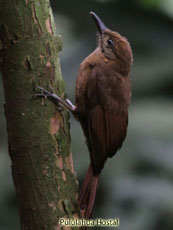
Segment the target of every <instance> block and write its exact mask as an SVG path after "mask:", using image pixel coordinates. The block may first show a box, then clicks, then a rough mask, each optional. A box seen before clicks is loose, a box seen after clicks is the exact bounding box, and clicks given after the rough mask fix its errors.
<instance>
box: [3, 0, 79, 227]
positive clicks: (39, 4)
mask: <svg viewBox="0 0 173 230" xmlns="http://www.w3.org/2000/svg"><path fill="white" fill-rule="evenodd" d="M61 49H62V42H61V40H60V38H59V37H58V36H56V35H55V25H54V21H53V17H52V13H51V8H50V3H49V0H32V1H31V0H9V1H7V0H1V1H0V65H1V71H2V76H3V84H4V91H5V111H6V118H7V127H8V140H9V153H10V157H11V160H12V174H13V179H14V185H15V189H16V194H17V200H18V207H19V214H20V221H21V229H23V230H39V229H42V230H43V229H45V230H49V229H51V230H52V229H55V230H58V229H63V228H62V227H60V226H59V225H58V219H59V218H60V217H68V218H69V217H70V218H72V217H78V208H77V205H76V197H77V181H76V177H75V172H74V169H73V162H72V155H71V151H70V135H69V115H68V112H67V111H66V110H65V109H64V110H63V111H61V112H58V111H56V108H55V107H54V105H53V104H52V103H51V102H50V101H49V100H47V99H40V98H39V99H33V95H34V94H35V93H36V92H35V87H36V86H42V87H44V88H48V86H49V85H51V86H52V87H53V88H54V89H55V91H56V93H57V94H58V95H60V96H61V97H62V98H64V97H65V92H64V82H63V80H62V78H61V72H60V66H59V60H58V57H57V53H58V51H60V50H61ZM68 229H71V228H70V227H69V228H68Z"/></svg>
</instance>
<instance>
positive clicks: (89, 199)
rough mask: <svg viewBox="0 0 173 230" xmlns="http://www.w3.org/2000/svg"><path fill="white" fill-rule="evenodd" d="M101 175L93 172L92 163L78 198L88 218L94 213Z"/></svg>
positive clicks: (85, 216)
mask: <svg viewBox="0 0 173 230" xmlns="http://www.w3.org/2000/svg"><path fill="white" fill-rule="evenodd" d="M99 177H100V174H98V175H94V174H93V169H92V166H91V165H90V166H89V168H88V172H87V174H86V176H85V179H84V182H83V185H82V189H81V192H80V194H79V199H78V203H79V207H80V209H81V211H82V212H83V213H84V218H86V219H90V218H91V215H92V211H93V207H94V202H95V197H96V191H97V186H98V181H99Z"/></svg>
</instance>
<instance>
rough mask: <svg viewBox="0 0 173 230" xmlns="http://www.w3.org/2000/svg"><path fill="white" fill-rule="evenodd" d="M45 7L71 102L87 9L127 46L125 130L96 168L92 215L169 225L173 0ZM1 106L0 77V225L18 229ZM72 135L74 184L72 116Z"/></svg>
mask: <svg viewBox="0 0 173 230" xmlns="http://www.w3.org/2000/svg"><path fill="white" fill-rule="evenodd" d="M51 5H52V8H53V12H54V17H55V21H56V25H57V34H61V35H62V38H63V42H64V48H63V50H62V51H61V53H60V60H61V68H62V73H63V77H64V79H65V81H66V85H67V93H68V96H69V98H70V99H71V100H72V101H73V102H74V88H75V81H76V75H77V70H78V67H79V64H80V63H81V62H82V60H83V59H84V58H85V57H86V56H87V55H88V54H89V53H91V52H92V51H93V50H94V49H95V46H96V36H95V34H96V32H97V29H96V26H95V24H94V22H93V20H92V18H91V17H90V16H89V11H94V12H96V13H97V14H98V15H99V16H100V17H101V19H102V20H103V21H104V23H105V24H106V25H107V26H108V27H109V28H111V29H112V30H115V31H118V32H119V33H121V34H122V35H124V36H126V37H127V38H128V40H129V41H130V43H131V46H132V49H133V55H134V63H133V67H132V72H131V78H132V84H133V96H132V101H131V105H130V112H129V127H128V134H127V138H126V140H125V142H124V145H123V147H122V149H121V150H120V151H119V152H118V153H117V154H116V156H115V157H114V158H112V159H111V160H108V161H107V163H106V165H105V168H104V170H103V172H102V176H101V180H100V185H99V189H98V194H97V199H96V205H95V209H94V215H93V217H102V218H115V217H119V218H120V227H118V228H117V229H118V230H127V229H128V230H156V229H157V230H171V229H173V218H172V216H173V184H172V181H173V141H172V139H173V137H172V133H173V0H136V1H135V0H86V1H81V0H73V1H67V0H63V1H53V0H52V1H51ZM3 103H4V97H3V88H2V82H1V81H0V130H1V131H0V182H1V185H0V230H18V229H20V227H19V218H18V213H17V204H16V199H15V192H14V186H13V182H12V176H11V166H10V165H11V162H10V159H9V156H8V147H7V132H6V120H5V117H4V109H3ZM71 135H72V151H73V157H74V164H75V169H76V171H77V176H78V179H79V181H80V183H81V182H82V179H83V177H84V174H85V172H86V170H87V167H88V164H89V155H88V150H87V148H86V145H85V140H84V137H83V134H82V131H81V128H80V125H79V124H78V123H77V122H76V121H75V120H74V118H73V117H71ZM9 220H10V221H9ZM102 229H104V228H102Z"/></svg>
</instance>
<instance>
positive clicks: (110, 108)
mask: <svg viewBox="0 0 173 230" xmlns="http://www.w3.org/2000/svg"><path fill="white" fill-rule="evenodd" d="M91 15H92V16H93V17H94V19H95V21H96V23H97V26H98V28H99V31H100V35H99V41H98V47H97V48H96V50H95V51H94V52H93V53H91V54H90V55H89V56H88V57H87V58H86V59H85V60H84V61H83V62H82V63H81V65H80V69H79V73H78V77H77V82H76V110H75V112H74V114H75V116H76V118H77V119H78V120H79V121H80V123H81V125H82V128H83V131H84V134H85V137H86V141H87V145H88V148H89V152H90V159H91V165H90V166H89V169H88V172H87V175H86V177H85V180H84V182H83V186H82V189H81V192H80V195H79V205H80V208H81V209H82V210H83V211H84V217H85V218H90V217H91V214H92V209H93V205H94V200H95V194H96V189H97V185H98V180H99V175H100V172H101V170H102V169H103V167H104V164H105V162H106V160H107V158H108V157H112V156H114V155H115V153H116V152H117V150H118V149H119V148H120V147H121V145H122V143H123V141H124V139H125V136H126V131H127V124H128V106H129V102H130V97H131V84H130V76H129V73H130V67H131V63H132V51H131V48H130V45H129V43H128V41H127V40H126V38H124V37H122V36H121V35H120V34H118V33H116V32H113V31H111V30H109V29H107V28H106V26H105V25H104V24H103V23H102V22H101V20H100V19H99V18H98V16H97V15H96V14H94V13H91Z"/></svg>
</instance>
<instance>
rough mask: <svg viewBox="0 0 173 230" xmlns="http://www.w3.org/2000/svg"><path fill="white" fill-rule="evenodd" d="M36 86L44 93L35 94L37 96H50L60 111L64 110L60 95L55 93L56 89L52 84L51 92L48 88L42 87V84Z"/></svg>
mask: <svg viewBox="0 0 173 230" xmlns="http://www.w3.org/2000/svg"><path fill="white" fill-rule="evenodd" d="M36 88H37V89H39V90H41V91H42V92H43V93H37V94H35V96H36V97H45V98H48V97H49V98H50V99H52V101H53V102H54V103H55V104H56V108H57V109H58V110H59V111H62V110H63V108H62V105H61V104H60V102H59V100H58V99H59V97H58V96H57V95H56V94H55V93H54V90H53V88H52V86H50V85H49V88H50V89H51V92H49V91H48V90H46V89H44V88H42V87H40V86H37V87H36Z"/></svg>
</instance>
